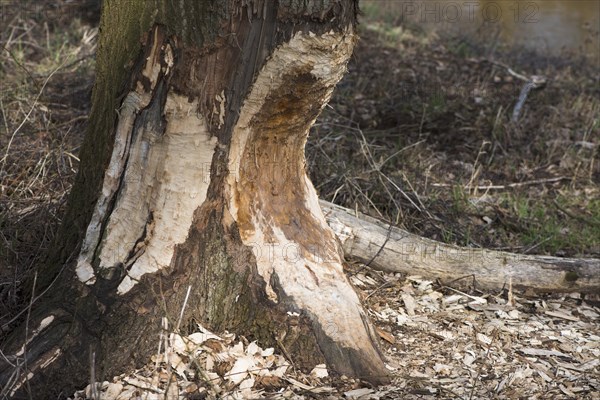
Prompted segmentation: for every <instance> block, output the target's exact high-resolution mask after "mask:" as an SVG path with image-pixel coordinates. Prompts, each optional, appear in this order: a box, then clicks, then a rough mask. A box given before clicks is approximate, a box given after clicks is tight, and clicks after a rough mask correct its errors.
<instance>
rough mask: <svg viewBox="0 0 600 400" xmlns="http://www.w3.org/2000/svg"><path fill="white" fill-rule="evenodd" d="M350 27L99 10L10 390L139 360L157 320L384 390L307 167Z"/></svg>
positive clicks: (325, 12)
mask: <svg viewBox="0 0 600 400" xmlns="http://www.w3.org/2000/svg"><path fill="white" fill-rule="evenodd" d="M356 14H357V5H356V0H331V1H317V0H303V1H297V0H279V1H275V0H264V1H263V0H254V1H249V0H248V1H242V0H230V1H211V2H209V1H195V0H184V1H180V2H172V1H168V0H153V1H146V0H131V1H110V0H105V2H104V5H103V12H102V19H101V25H100V27H101V28H100V30H101V33H100V43H99V48H98V54H97V80H96V84H95V87H94V94H93V101H92V103H93V106H92V112H91V115H90V128H89V132H88V134H87V136H86V139H85V142H84V145H83V146H82V150H81V154H80V158H81V165H80V170H79V173H78V175H77V178H76V182H75V185H74V187H73V190H72V193H71V196H70V200H69V205H68V210H67V213H66V216H65V218H64V222H63V226H62V228H61V230H60V232H59V235H58V239H57V241H56V246H55V251H54V252H53V253H52V254H51V255H50V256H49V258H48V262H47V263H46V265H45V266H44V268H43V269H40V270H39V271H38V273H37V279H34V280H33V283H32V285H31V287H32V292H33V293H32V299H34V300H35V301H34V302H33V305H32V308H31V310H30V312H28V316H27V319H26V321H25V322H24V323H23V326H22V327H21V328H20V329H15V330H14V331H13V332H12V334H11V335H9V336H8V338H7V340H6V341H5V342H4V346H3V347H4V351H3V352H4V354H5V355H6V356H7V358H6V359H4V360H1V361H0V363H2V364H0V378H2V379H1V381H2V382H3V383H4V385H3V391H4V392H3V394H6V395H8V396H9V397H11V396H12V397H15V398H21V397H24V398H27V397H33V398H36V399H42V398H56V396H57V395H58V394H59V393H61V392H62V393H63V394H69V393H70V391H72V390H73V389H74V388H75V387H77V386H79V387H81V386H82V385H85V384H86V382H89V380H88V376H89V371H90V370H93V371H94V373H95V376H96V379H97V380H102V379H110V377H112V376H113V375H116V374H119V373H121V372H123V370H125V369H127V368H129V367H131V366H132V365H135V364H140V363H145V362H146V361H147V359H148V357H149V355H151V354H152V353H153V352H155V351H156V347H157V343H158V338H159V333H160V330H161V322H162V320H163V319H164V318H166V319H167V320H168V322H169V324H168V326H169V329H170V330H177V329H179V330H180V331H184V333H185V331H187V330H188V329H192V328H193V326H194V325H195V322H200V323H202V324H203V325H205V326H207V327H210V328H211V329H213V330H217V331H220V330H224V329H228V330H230V331H235V332H238V333H241V334H244V335H246V336H247V337H251V338H252V339H257V340H260V341H262V342H263V343H265V344H271V345H275V346H277V347H279V348H281V349H282V351H284V352H285V353H287V354H289V355H290V356H291V358H292V359H293V362H294V364H295V365H296V366H299V367H301V368H307V369H308V368H312V367H313V366H314V365H315V364H317V363H320V362H323V361H326V362H327V364H328V365H329V366H330V368H332V369H333V370H334V371H336V372H338V373H340V374H346V375H351V376H356V377H360V378H363V379H365V380H368V381H371V382H372V383H376V384H377V383H381V382H385V381H387V379H388V378H387V372H386V369H385V367H384V364H383V361H382V357H381V354H380V353H379V351H378V349H377V346H376V339H375V335H374V334H373V329H372V327H371V324H370V322H369V320H368V317H367V316H366V314H365V313H364V311H363V309H362V306H361V304H360V301H359V299H358V296H357V295H356V293H355V292H354V291H353V289H352V287H351V286H350V284H349V282H348V281H347V279H346V278H345V276H344V274H343V270H342V262H343V259H342V250H341V248H340V246H339V243H338V242H337V240H336V237H335V235H334V233H333V232H332V231H331V229H330V228H329V227H328V225H327V223H326V221H325V218H324V216H323V214H322V211H321V209H320V207H319V203H318V198H317V195H316V192H315V190H314V188H313V186H312V184H311V183H310V181H309V179H308V178H307V175H306V171H305V160H304V145H305V142H306V138H307V135H308V130H309V128H310V126H311V124H312V123H313V122H314V120H315V119H316V117H317V116H318V114H319V112H320V111H321V109H322V108H323V106H324V105H325V104H326V103H327V101H328V100H329V98H330V96H331V93H332V90H333V88H334V86H335V84H336V83H337V82H338V80H339V79H340V78H341V77H342V75H343V73H344V71H345V68H346V62H347V60H348V58H349V57H350V54H351V52H352V48H353V45H354V42H355V40H356V39H355V33H354V28H355V24H356ZM188 293H189V296H188V295H187V294H188ZM39 294H41V296H39V297H36V296H38V295H39ZM180 314H181V315H183V317H182V318H181V317H180ZM91 359H93V360H96V361H95V363H93V364H92V363H90V361H89V360H91Z"/></svg>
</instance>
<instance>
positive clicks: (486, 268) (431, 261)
mask: <svg viewBox="0 0 600 400" xmlns="http://www.w3.org/2000/svg"><path fill="white" fill-rule="evenodd" d="M320 204H321V208H322V209H323V212H324V213H325V217H326V219H327V222H328V223H329V226H330V227H331V228H332V229H333V231H334V232H335V234H336V235H337V236H338V238H339V239H340V241H341V243H342V246H343V248H344V251H345V253H346V255H347V256H350V257H355V258H357V259H359V260H360V261H362V262H364V263H368V264H369V266H370V267H372V268H374V269H377V270H381V271H386V272H401V273H405V274H410V275H422V276H424V277H427V278H429V279H436V280H440V282H442V283H448V284H451V285H459V286H465V287H471V288H472V287H474V288H477V289H483V290H501V289H508V288H509V287H512V288H515V289H522V290H532V291H537V292H581V293H599V292H600V260H597V259H572V258H559V257H549V256H536V255H525V254H515V253H508V252H505V251H494V250H486V249H475V248H466V247H458V246H453V245H449V244H445V243H440V242H437V241H435V240H430V239H426V238H423V237H421V236H417V235H414V234H411V233H409V232H406V231H404V230H402V229H399V228H397V227H394V226H390V225H389V224H386V223H384V222H382V221H380V220H378V219H375V218H372V217H369V216H367V215H364V214H360V213H359V214H358V215H354V212H353V211H351V210H348V209H346V208H344V207H340V206H338V205H335V204H331V203H329V202H326V201H323V200H321V202H320Z"/></svg>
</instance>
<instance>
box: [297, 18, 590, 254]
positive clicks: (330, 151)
mask: <svg viewBox="0 0 600 400" xmlns="http://www.w3.org/2000/svg"><path fill="white" fill-rule="evenodd" d="M362 28H363V29H362V37H363V40H362V41H361V43H360V44H359V46H358V48H357V49H356V52H355V56H354V58H353V60H352V62H351V64H350V67H349V74H348V75H347V76H346V78H345V79H344V80H343V81H342V83H341V84H340V85H339V87H338V89H337V91H336V93H335V94H334V98H333V100H332V102H331V104H330V106H329V107H328V108H327V109H326V111H325V112H324V114H323V116H322V117H321V118H320V120H319V122H318V123H317V125H316V126H315V127H314V129H313V132H312V136H311V139H310V141H309V147H308V150H307V154H308V157H309V160H310V166H311V168H310V170H311V176H312V178H313V181H314V182H315V183H316V185H317V187H318V189H319V191H320V195H321V196H322V197H323V198H325V199H327V200H332V201H335V202H336V203H339V204H341V205H344V206H346V207H349V208H355V207H358V208H359V209H360V210H361V211H363V212H366V213H368V214H371V215H373V216H377V217H385V218H387V219H389V220H392V221H396V222H397V223H399V224H401V225H402V226H403V227H405V228H407V229H408V230H411V231H413V232H416V233H421V234H423V235H425V236H428V237H432V238H435V239H438V240H442V241H446V242H450V243H458V244H462V245H467V246H473V247H491V248H497V249H506V250H511V251H517V252H524V253H541V254H553V255H559V256H560V255H568V256H598V255H600V248H599V247H598V240H597V238H598V237H600V190H599V189H598V187H599V183H600V164H599V163H598V148H599V143H600V118H599V117H598V116H599V115H600V101H599V100H598V99H599V98H600V88H599V85H598V82H599V75H598V71H597V69H595V68H594V64H595V63H594V61H593V60H590V59H586V58H585V57H576V56H573V55H571V56H570V57H567V56H565V58H559V57H556V58H552V57H549V56H544V55H539V54H535V53H531V52H526V51H524V50H522V49H503V48H502V47H501V46H499V45H498V44H497V43H495V42H493V41H491V40H485V41H484V42H483V43H486V45H485V46H484V44H482V42H479V41H475V40H474V39H473V38H469V37H456V36H455V37H445V38H444V39H441V38H438V37H437V36H436V35H435V34H427V35H425V34H424V33H419V32H418V31H410V30H407V29H406V28H405V27H404V28H402V27H400V28H398V27H397V26H394V25H385V24H381V23H378V24H375V25H373V24H369V23H366V24H363V27H362ZM508 67H510V68H511V69H512V70H515V71H518V72H519V73H520V74H523V75H526V76H531V75H543V76H544V77H546V79H547V81H548V82H547V84H546V85H545V87H543V88H541V89H538V90H535V91H533V92H531V93H530V95H529V97H528V98H527V101H526V103H525V107H524V109H523V113H522V114H521V117H520V119H519V120H518V122H516V123H513V122H511V120H510V119H511V114H512V109H513V107H514V104H515V103H516V101H517V99H518V97H519V94H520V91H521V88H522V87H523V85H524V83H525V82H523V81H522V80H519V79H518V78H515V76H514V74H511V73H510V72H509V71H508Z"/></svg>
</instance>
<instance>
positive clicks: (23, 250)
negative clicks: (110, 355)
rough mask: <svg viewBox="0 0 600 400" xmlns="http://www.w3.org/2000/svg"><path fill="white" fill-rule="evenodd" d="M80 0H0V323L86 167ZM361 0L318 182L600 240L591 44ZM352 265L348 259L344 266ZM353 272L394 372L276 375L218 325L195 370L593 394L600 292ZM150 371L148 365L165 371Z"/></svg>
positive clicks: (397, 214) (470, 235) (525, 236)
mask: <svg viewBox="0 0 600 400" xmlns="http://www.w3.org/2000/svg"><path fill="white" fill-rule="evenodd" d="M90 3H93V2H90ZM81 4H86V2H82V3H74V2H70V1H66V0H65V1H53V2H50V1H48V2H45V1H44V2H41V1H40V2H23V3H22V2H8V3H6V2H2V3H1V4H0V7H1V9H2V13H1V16H0V19H1V21H2V24H1V25H0V42H1V43H2V50H1V54H0V85H2V86H1V88H0V114H1V119H0V324H2V327H3V328H2V331H5V329H7V328H8V327H9V326H10V324H11V321H12V320H13V318H14V316H15V315H17V314H18V313H19V312H20V311H22V310H23V309H24V308H25V307H26V304H27V302H28V298H25V296H24V295H23V292H22V288H21V282H22V281H23V279H24V277H25V276H27V275H28V274H31V273H32V271H34V270H35V268H36V266H38V265H39V264H40V263H41V262H42V260H43V255H44V253H45V250H46V249H47V248H48V246H50V245H51V242H52V238H53V236H54V234H55V232H56V230H57V227H58V225H59V224H60V220H61V215H62V212H63V210H64V206H65V202H66V198H67V194H68V192H69V189H70V187H71V183H72V181H73V178H74V176H75V173H76V171H77V167H78V161H79V160H78V158H77V154H78V149H79V146H80V144H81V141H82V139H83V135H84V133H85V130H86V121H87V115H88V113H89V109H90V95H91V88H92V85H93V79H94V53H95V43H96V36H97V28H96V26H97V18H98V10H97V9H94V8H93V7H92V8H91V9H90V8H83V7H82V6H81ZM369 18H370V17H369V15H367V16H366V17H365V20H364V22H363V23H362V25H361V28H360V29H361V37H362V39H361V41H360V42H359V44H358V46H357V48H356V51H355V55H354V56H353V58H352V60H351V62H350V65H349V73H348V74H347V76H346V77H345V78H344V79H343V81H342V82H341V83H340V85H339V87H338V88H337V89H336V92H335V94H334V97H333V99H332V101H331V103H330V105H329V106H328V107H327V108H326V109H325V111H324V113H323V115H322V116H321V117H320V118H319V120H318V121H317V123H316V125H315V126H314V128H313V129H312V132H311V137H310V140H309V143H308V145H307V159H308V166H309V171H310V174H311V177H312V179H313V181H314V183H315V186H316V187H317V190H318V191H319V193H320V196H321V197H322V198H324V199H326V200H329V201H333V202H335V203H338V204H341V205H343V206H346V207H349V208H352V209H358V210H359V211H362V212H364V213H366V214H369V215H372V216H374V217H379V218H383V219H386V220H389V221H393V222H395V223H396V224H397V225H399V226H401V227H402V228H404V229H407V230H409V231H411V232H414V233H416V234H420V235H423V236H427V237H430V238H433V239H436V240H440V241H444V242H448V243H455V244H459V245H462V246H470V247H488V248H494V249H502V250H507V251H512V252H517V253H524V254H525V253H531V254H550V255H555V256H569V257H596V258H597V257H600V241H599V240H598V238H600V162H599V157H598V155H599V152H600V150H599V148H600V119H599V115H600V100H599V99H600V84H599V82H600V72H599V69H598V60H597V59H591V58H588V57H585V55H581V54H568V55H566V54H565V55H562V56H560V57H559V56H548V55H543V54H536V53H532V52H530V51H525V50H523V49H514V48H513V49H510V48H503V47H502V46H501V45H499V44H498V43H497V42H495V41H494V40H488V39H489V38H487V37H485V31H484V32H483V33H481V34H480V35H479V36H478V37H477V39H475V38H474V37H464V36H463V37H461V36H452V37H445V36H444V37H442V35H440V34H435V33H424V32H422V31H420V30H419V29H418V28H416V27H414V26H412V27H411V26H401V25H400V26H396V25H390V24H386V23H380V22H377V21H375V20H373V19H369ZM515 72H516V74H515ZM533 75H537V76H542V77H544V80H545V84H544V85H543V86H542V87H540V88H538V89H534V90H532V91H531V93H530V94H529V96H528V97H527V100H526V102H525V105H524V107H523V109H522V112H521V114H520V116H519V118H518V119H517V120H516V121H512V112H513V107H514V105H515V103H516V101H517V99H518V97H519V95H520V92H521V89H522V87H523V86H524V84H525V82H524V81H523V80H522V79H521V78H520V77H519V76H522V77H526V78H529V77H531V76H533ZM356 268H357V267H356V266H355V265H353V264H350V265H349V270H348V271H349V274H350V275H352V271H356V270H357V269H356ZM351 280H352V281H353V283H355V285H356V286H357V288H358V289H359V292H360V294H361V296H362V298H363V300H364V301H365V303H366V305H367V306H368V309H369V312H370V314H371V317H372V318H373V320H374V321H375V323H376V324H377V327H378V331H379V334H380V336H381V338H382V343H383V346H384V350H385V353H386V356H387V357H388V364H389V366H390V368H391V369H393V370H394V371H395V372H394V376H395V377H397V378H396V379H395V381H394V385H393V386H391V387H389V388H383V389H381V388H379V389H369V388H361V386H360V383H359V382H357V381H352V380H349V379H347V380H340V379H339V378H336V379H334V378H331V377H323V376H321V375H323V374H320V373H319V372H318V371H316V372H315V374H313V376H310V375H302V374H301V373H299V372H297V371H293V368H291V367H290V368H287V371H286V373H285V374H283V373H281V371H283V369H285V368H282V369H280V370H279V371H280V372H278V373H277V374H279V375H280V376H276V375H273V376H274V378H270V379H266V378H264V376H267V375H268V374H263V375H261V376H263V378H260V379H258V378H257V377H258V375H259V374H254V373H247V371H246V375H244V379H243V380H240V381H238V380H237V378H234V379H231V377H232V376H233V375H231V368H233V367H234V366H235V360H237V359H242V358H244V357H242V356H241V355H245V356H248V357H250V356H252V357H255V356H256V354H258V353H261V354H265V355H264V356H262V355H260V357H262V359H261V360H258V359H257V360H258V361H257V360H254V361H252V362H251V361H248V363H249V364H248V363H247V364H245V365H254V366H256V365H266V364H264V363H269V362H270V363H271V366H272V365H277V363H278V362H280V364H281V363H287V362H289V360H283V359H282V358H281V357H280V356H276V355H270V352H268V351H266V352H264V351H263V352H260V351H257V348H256V347H253V346H254V345H252V346H251V345H250V343H247V342H246V343H244V339H243V338H236V337H235V336H232V335H228V336H227V335H225V336H220V337H219V339H217V338H212V339H213V340H214V341H216V342H219V343H220V344H218V345H217V344H214V343H213V345H212V346H207V345H206V343H204V342H202V343H201V344H199V345H198V346H204V347H203V349H204V350H203V351H204V353H206V355H205V356H204V357H205V358H204V362H206V360H207V359H208V357H209V356H210V354H212V353H214V354H219V353H222V352H229V353H228V355H226V356H225V355H223V357H225V358H224V360H225V361H223V362H218V363H216V364H218V365H217V367H216V368H217V369H216V370H215V371H209V370H208V369H207V370H206V371H205V373H206V374H209V375H210V374H212V373H214V374H216V375H217V376H218V377H215V382H213V383H211V384H208V383H207V382H211V380H210V379H209V380H206V379H205V380H199V381H198V382H196V383H194V385H196V389H195V390H196V394H197V395H198V397H196V398H202V397H200V396H202V395H201V394H200V393H205V395H207V396H208V398H210V396H217V397H223V396H224V395H225V393H229V394H231V395H234V393H236V390H237V391H239V390H241V389H240V386H239V385H240V384H241V383H242V382H246V383H244V385H246V386H248V385H249V382H250V381H249V379H250V378H252V379H254V381H253V385H254V386H252V387H246V389H247V391H246V392H245V393H246V394H243V393H238V394H237V396H242V397H239V398H245V397H244V396H246V395H248V393H259V392H257V390H263V392H262V393H263V394H261V396H266V393H272V394H273V396H284V395H285V396H287V394H286V393H295V395H297V396H304V398H328V397H329V398H339V397H340V396H342V395H344V393H346V394H345V396H346V397H348V398H359V396H360V395H363V396H364V397H360V398H364V399H369V398H372V399H377V398H390V399H392V398H399V396H400V397H401V398H433V397H435V398H461V399H467V398H523V397H531V398H548V399H550V398H552V399H555V398H589V399H597V398H600V397H599V396H598V395H597V394H596V393H598V392H600V384H599V377H600V366H599V363H598V359H599V358H600V333H599V331H600V322H599V320H600V309H599V308H598V302H597V301H598V298H597V297H592V296H588V297H587V298H586V297H584V296H581V295H579V294H571V295H568V296H559V295H544V296H541V295H540V296H537V297H535V298H530V297H520V296H519V295H518V294H512V293H509V292H507V291H504V292H501V293H459V292H456V291H455V290H454V289H452V288H449V287H445V286H439V285H437V284H436V283H434V282H429V281H427V280H425V279H424V278H422V277H403V276H391V275H385V274H382V273H377V272H373V271H370V270H368V269H365V270H363V271H362V272H361V273H358V274H356V275H352V277H351ZM157 340H158V339H157ZM240 341H241V342H240ZM216 342H215V343H216ZM239 343H242V345H241V346H242V348H240V345H239ZM236 345H237V347H236ZM228 346H229V347H228ZM248 347H250V348H251V351H250V350H248ZM198 349H199V347H198V348H195V349H194V351H198ZM215 349H217V350H219V351H217V350H215ZM227 349H229V350H227ZM181 351H182V352H186V351H190V350H189V349H187V348H186V349H184V350H181ZM211 352H212V353H211ZM174 354H177V352H176V351H174ZM186 354H187V355H189V354H188V353H185V354H183V353H182V355H181V357H182V358H183V359H184V360H187V358H186V357H187V355H186ZM214 354H213V355H214ZM248 357H246V358H248ZM256 357H258V356H256ZM269 357H271V358H269ZM278 357H279V358H278ZM213 358H214V357H213ZM265 360H267V361H265ZM158 361H160V360H158ZM163 361H165V360H163ZM168 361H169V362H165V363H164V367H165V371H166V372H165V373H167V375H166V376H167V377H168V379H167V382H169V379H170V375H169V374H171V372H172V371H173V370H175V371H176V373H174V375H173V376H175V375H177V374H178V373H179V372H181V374H183V375H181V376H180V378H181V377H182V376H183V377H184V378H185V379H184V381H185V380H188V383H186V384H185V385H183V384H181V385H180V386H178V387H180V388H181V390H182V391H185V390H187V389H186V388H188V384H189V385H191V382H190V379H191V375H189V373H188V372H189V371H188V370H187V369H184V370H181V371H177V365H179V364H175V365H174V366H173V365H171V364H172V360H171V359H169V360H168ZM252 363H254V364H252ZM261 363H263V364H261ZM213 364H215V363H214V360H213ZM151 365H155V364H154V363H152V364H151ZM219 365H220V367H219ZM205 366H206V364H205ZM279 366H280V367H283V365H279ZM172 367H174V368H172ZM213 367H214V365H213ZM238 367H239V368H242V366H238ZM186 368H188V367H187V366H186ZM180 369H181V368H180ZM188 369H189V368H188ZM242 369H243V368H242ZM275 370H277V369H275ZM157 371H158V372H157ZM186 371H187V372H186ZM195 371H196V372H195V374H196V375H195V376H198V371H197V370H195ZM159 372H160V371H159V370H157V369H156V368H155V369H154V370H153V372H152V373H154V374H156V373H159ZM82 373H87V372H85V371H82ZM140 373H141V374H142V375H144V374H145V375H148V374H149V372H148V370H146V372H143V371H142V372H140ZM228 373H229V374H230V375H229V378H227V376H228V375H227V374H228ZM186 374H188V375H186ZM243 374H244V372H243V371H242V372H241V373H240V375H243ZM157 376H158V377H159V378H157V379H159V380H158V383H160V382H161V381H160V380H161V379H163V378H164V376H165V375H164V374H163V375H160V373H159V374H158V375H157ZM161 377H162V378H161ZM136 379H138V378H136ZM219 379H220V380H219ZM163 380H164V379H163ZM180 381H181V379H180ZM217 382H221V383H223V385H222V386H219V384H217ZM158 383H157V384H158ZM163 383H164V382H163ZM138 384H141V383H139V382H138ZM302 385H304V386H302ZM133 387H134V388H136V389H135V390H139V387H137V386H135V385H134V386H133ZM189 387H190V388H191V386H189ZM202 388H204V389H202ZM319 388H320V389H319ZM121 389H122V390H123V391H124V390H126V385H125V386H123V387H122V388H121ZM115 390H116V389H115ZM161 390H163V389H161ZM202 390H204V391H202ZM278 390H280V392H279V393H278V394H276V392H277V391H278ZM352 390H358V391H357V392H351V391H352ZM386 391H387V393H386ZM347 392H350V393H347ZM123 393H124V392H123ZM132 393H133V392H132ZM182 393H183V392H182ZM185 393H188V397H187V398H194V397H193V395H192V390H191V389H190V391H189V392H185ZM211 393H212V394H211ZM219 393H220V394H219ZM71 395H72V394H71ZM157 396H158V395H157ZM352 396H354V397H352ZM411 396H412V397H411ZM115 398H116V397H115ZM149 398H152V397H149ZM157 398H158V397H157ZM161 398H164V393H163V397H161ZM273 398H277V397H273ZM281 398H284V397H281Z"/></svg>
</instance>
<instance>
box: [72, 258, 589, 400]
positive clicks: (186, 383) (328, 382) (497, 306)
mask: <svg viewBox="0 0 600 400" xmlns="http://www.w3.org/2000/svg"><path fill="white" fill-rule="evenodd" d="M351 269H352V271H350V272H349V276H350V280H351V281H352V283H353V284H354V285H355V287H356V288H357V289H358V293H359V296H360V297H361V298H362V299H363V301H364V302H365V305H366V306H367V310H368V312H369V314H370V315H371V317H372V318H373V320H374V321H375V324H376V325H377V333H378V334H379V336H380V338H381V339H382V343H383V345H384V348H385V356H386V359H387V368H388V369H389V370H390V371H391V372H392V375H393V377H394V380H393V383H392V384H391V385H387V386H382V387H379V388H372V387H368V386H367V387H364V386H363V385H362V384H361V382H360V381H357V380H353V379H348V378H346V377H335V376H331V375H330V373H329V371H328V369H327V366H325V365H318V366H315V368H314V369H313V370H312V371H310V372H309V373H302V372H300V371H298V370H297V369H295V368H293V360H290V359H287V358H286V356H285V355H284V354H283V353H282V352H281V350H280V349H277V348H276V349H273V348H269V349H262V348H261V347H260V345H259V344H258V343H255V342H248V341H247V340H245V339H244V338H242V337H236V336H235V335H234V334H231V333H225V334H222V335H216V334H213V333H211V332H209V331H207V330H205V329H204V328H202V327H201V326H198V332H196V333H193V334H191V335H189V336H180V335H178V334H175V333H172V334H170V335H167V336H165V338H167V337H168V340H167V344H166V345H165V346H163V347H162V350H161V353H159V354H158V355H157V356H155V357H154V359H153V360H151V361H150V362H149V363H148V365H147V366H146V367H145V368H143V369H141V370H137V371H135V372H131V373H128V374H124V375H122V376H119V377H115V378H114V379H113V380H112V381H110V382H109V381H107V382H103V383H98V387H99V389H100V391H101V392H102V397H101V398H102V399H106V400H117V399H118V400H121V399H129V398H131V396H132V395H134V394H136V395H137V396H139V398H142V399H165V398H166V399H184V398H194V396H203V397H202V398H205V399H259V398H269V399H315V398H317V399H320V398H322V399H331V400H333V399H339V398H348V399H362V400H375V399H389V400H392V399H398V398H402V399H424V398H432V399H433V398H436V399H457V398H460V399H470V398H472V399H487V398H496V399H515V398H531V399H590V400H595V399H599V398H600V396H599V395H598V393H600V378H599V373H600V336H599V332H600V308H599V307H598V306H597V304H598V298H597V297H596V300H595V304H596V305H593V304H591V302H588V301H586V300H585V299H584V298H583V297H582V296H580V295H577V294H571V295H568V296H563V297H561V296H558V295H554V296H546V297H539V298H532V299H527V298H520V297H518V296H515V299H514V305H512V306H511V305H510V304H509V302H508V301H507V298H506V296H505V295H493V294H489V293H476V294H473V293H471V294H467V293H462V292H460V291H458V290H455V289H452V288H448V287H436V285H435V284H434V283H432V282H431V281H429V280H426V279H423V278H421V277H419V276H409V277H401V276H399V275H394V274H383V273H381V272H375V271H373V270H371V269H369V268H365V267H364V265H360V264H359V265H354V266H351ZM157 340H158V338H157ZM89 393H91V387H89V386H88V388H86V389H85V390H81V391H79V392H77V393H76V394H75V396H74V397H73V399H77V400H82V399H84V398H85V397H84V396H85V395H86V394H88V395H89Z"/></svg>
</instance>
